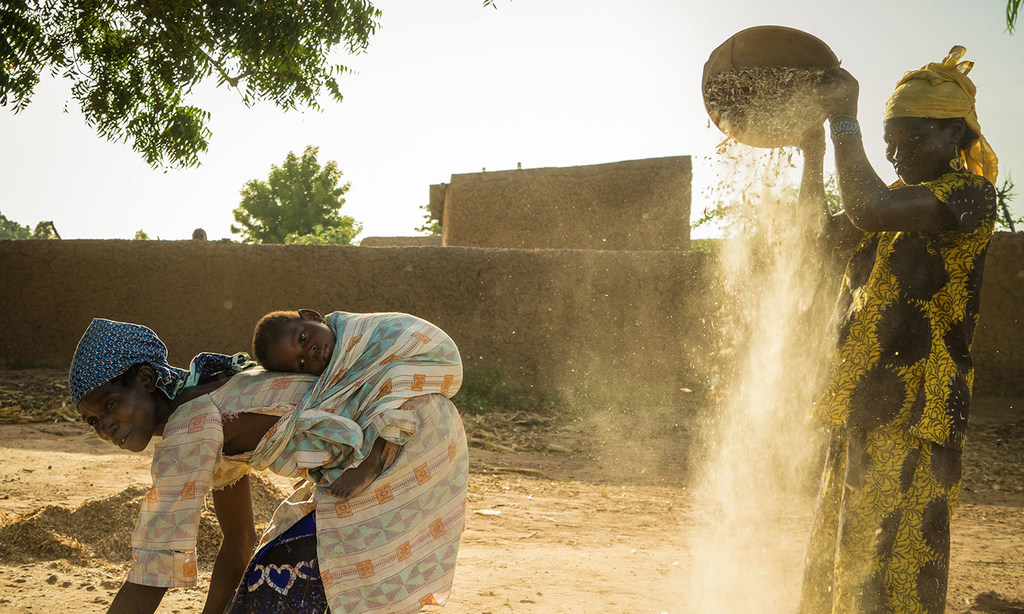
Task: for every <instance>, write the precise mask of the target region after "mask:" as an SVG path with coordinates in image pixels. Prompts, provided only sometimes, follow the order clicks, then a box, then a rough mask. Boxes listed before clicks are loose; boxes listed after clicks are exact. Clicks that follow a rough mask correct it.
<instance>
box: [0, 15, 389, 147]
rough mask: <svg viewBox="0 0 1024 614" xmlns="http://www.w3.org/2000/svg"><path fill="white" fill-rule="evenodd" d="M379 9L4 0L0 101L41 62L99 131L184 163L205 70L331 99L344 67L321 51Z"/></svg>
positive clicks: (23, 84)
mask: <svg viewBox="0 0 1024 614" xmlns="http://www.w3.org/2000/svg"><path fill="white" fill-rule="evenodd" d="M380 16H381V13H380V11H379V10H377V9H376V8H374V7H373V5H372V4H371V3H370V2H367V1H366V0H336V1H335V0H331V1H324V0H274V1H272V2H249V1H245V0H227V1H226V2H207V1H204V0H147V1H145V2H118V1H115V0H89V1H84V2H83V1H73V0H4V1H3V2H0V105H4V106H7V105H11V106H12V108H13V110H14V111H15V112H18V111H20V110H22V109H24V108H25V106H26V105H28V104H29V102H30V101H31V99H32V95H33V93H34V90H35V86H36V84H37V83H38V81H39V75H40V73H42V72H43V71H44V70H49V71H50V72H51V73H53V74H59V75H61V76H62V77H64V78H66V79H68V80H70V81H71V82H72V88H71V92H72V96H73V97H74V98H75V100H77V101H78V103H79V104H80V105H81V109H82V113H83V114H84V115H85V120H86V122H87V123H88V124H89V125H90V126H91V127H93V128H95V129H96V131H97V132H98V133H99V134H100V135H101V136H103V137H105V138H107V139H110V140H123V141H126V142H130V143H131V144H132V147H133V148H134V149H135V150H136V151H138V152H139V153H141V154H142V156H143V157H144V158H145V159H146V161H147V162H148V163H149V164H151V165H153V166H195V165H198V164H199V154H200V153H201V152H204V151H206V149H207V143H208V141H209V139H210V136H211V133H210V130H209V128H208V127H207V123H208V121H209V118H210V115H209V113H207V112H206V111H204V110H202V109H200V108H198V107H196V106H194V105H192V104H190V103H189V102H190V99H191V98H192V91H193V89H194V88H195V87H196V86H197V85H199V84H200V83H201V82H203V81H205V80H206V79H207V78H209V77H211V76H212V77H215V78H216V83H217V85H218V86H221V85H225V84H227V85H228V86H230V87H231V88H234V89H236V90H237V91H238V92H239V93H240V95H241V100H242V102H243V103H244V104H246V105H252V104H254V103H255V102H257V101H269V102H273V103H274V104H276V105H277V106H279V107H280V108H282V109H285V110H291V109H296V108H312V109H315V110H319V109H320V104H319V101H320V100H321V99H322V97H323V96H325V95H326V96H329V97H330V98H331V99H334V100H338V101H340V100H341V98H342V95H341V90H340V87H339V85H338V79H339V78H340V77H341V76H342V75H343V74H344V73H345V72H347V70H348V69H347V68H346V67H345V66H342V65H341V64H331V63H330V62H329V61H328V58H329V56H330V55H331V53H332V52H333V51H334V50H335V49H336V48H337V47H338V46H339V45H343V46H344V48H345V49H346V50H347V51H349V52H351V53H358V52H360V51H362V50H364V49H365V48H366V46H367V45H368V44H369V40H370V37H371V35H372V34H373V33H374V32H375V31H376V29H377V26H378V20H379V19H380Z"/></svg>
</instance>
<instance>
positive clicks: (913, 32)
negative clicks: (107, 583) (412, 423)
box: [0, 0, 1024, 239]
mask: <svg viewBox="0 0 1024 614" xmlns="http://www.w3.org/2000/svg"><path fill="white" fill-rule="evenodd" d="M496 1H497V4H498V10H493V9H490V8H483V7H482V6H481V2H480V0H416V1H415V2H410V1H408V0H404V1H402V0H378V1H377V2H375V4H376V5H377V6H378V7H379V8H380V9H382V10H383V12H384V16H383V19H382V21H381V27H380V29H379V30H378V33H377V35H376V36H375V37H374V38H373V40H372V42H371V45H370V47H369V50H368V51H367V52H366V53H364V54H361V55H359V56H355V57H349V58H346V57H339V59H340V61H342V62H343V63H347V65H349V66H350V67H351V68H354V69H355V70H356V71H357V73H356V74H354V75H349V76H347V77H346V78H345V80H343V81H342V91H343V93H344V94H345V100H344V101H343V102H342V103H338V104H335V103H329V104H325V105H324V106H325V110H324V112H322V113H316V112H304V113H295V112H293V113H285V112H283V111H280V110H278V109H277V108H276V107H274V106H273V105H270V104H261V105H258V106H256V107H254V108H251V109H247V108H245V106H244V105H243V104H242V103H241V101H240V96H239V95H238V94H237V93H235V92H233V91H231V90H228V89H220V90H215V89H214V88H213V87H212V84H211V86H210V87H208V88H205V89H203V90H202V91H201V92H199V95H198V96H197V100H196V102H195V103H196V104H198V106H200V107H203V108H205V109H207V110H209V111H210V112H211V113H212V120H211V128H212V131H213V138H212V142H211V144H210V150H209V152H207V154H206V155H205V156H203V158H202V165H201V166H200V167H199V168H196V169H184V170H168V171H166V172H165V171H163V170H154V169H152V168H150V167H149V166H147V165H146V163H145V162H144V161H143V160H142V158H141V156H140V155H139V154H136V153H135V152H133V151H132V150H131V149H130V147H128V146H127V145H125V144H122V143H111V142H108V141H105V140H103V139H102V138H100V137H99V136H97V135H96V133H95V132H94V131H93V130H92V129H91V128H89V127H87V126H86V125H85V123H84V121H83V120H82V117H81V115H80V113H79V112H78V110H77V106H76V103H75V102H74V101H73V100H72V99H71V98H70V94H69V89H70V88H69V86H68V85H67V84H66V83H63V82H60V81H58V80H53V79H49V78H46V79H44V80H43V82H42V83H41V84H40V85H39V87H38V88H37V91H36V96H35V99H34V101H33V103H32V104H31V105H30V106H29V107H28V109H26V110H25V111H23V112H22V113H20V114H18V115H13V114H12V113H10V112H9V111H7V110H0V142H2V143H3V146H2V147H0V182H2V184H3V188H2V191H0V213H3V214H4V215H6V216H7V217H8V218H9V219H12V220H15V221H17V222H20V223H22V224H29V225H32V226H35V224H36V223H37V222H39V221H40V220H53V221H54V223H55V225H56V227H57V230H58V231H59V232H60V234H61V236H62V237H64V238H66V239H77V238H131V237H132V236H133V235H134V234H135V232H136V231H137V230H140V229H141V230H144V231H145V232H146V233H148V234H149V236H150V237H152V238H157V237H159V238H161V239H187V238H189V237H191V234H192V229H193V228H196V227H203V228H205V229H206V231H207V233H208V235H209V238H210V239H218V238H237V237H238V235H232V234H231V232H230V230H229V226H230V224H231V222H232V221H233V218H232V213H231V212H232V210H233V209H234V208H235V207H237V206H238V203H239V200H240V197H239V190H240V189H241V188H242V186H243V185H244V184H245V182H246V181H248V180H250V179H266V177H267V174H268V172H269V170H270V166H271V165H272V164H280V163H281V161H282V160H283V159H284V157H285V155H286V154H287V153H288V152H289V151H294V152H296V153H301V151H302V150H303V149H304V148H305V147H306V146H307V145H317V146H319V147H320V156H319V159H320V161H321V163H325V162H326V161H328V160H336V161H337V162H338V164H339V166H340V168H341V169H342V171H343V172H344V175H345V179H346V180H348V181H351V182H352V188H351V190H350V191H349V192H348V194H347V195H346V201H347V202H346V204H345V206H344V207H343V209H342V212H343V213H345V214H347V215H351V216H353V217H355V218H356V219H357V220H359V221H361V222H362V223H363V224H364V227H365V229H364V232H363V234H362V235H361V237H360V238H362V237H366V236H380V235H408V234H415V232H414V228H416V227H417V226H419V225H420V224H422V222H423V211H422V209H421V208H420V207H421V206H422V205H424V204H426V203H427V201H428V186H429V185H430V184H433V183H440V182H446V181H448V179H449V177H450V176H451V175H452V174H453V173H467V172H477V171H480V170H481V168H486V169H487V170H505V169H512V168H516V164H517V163H522V165H523V168H536V167H545V166H574V165H580V164H597V163H603V162H614V161H618V160H631V159H638V158H653V157H661V156H675V155H692V156H693V157H694V160H695V162H696V163H697V164H698V165H701V164H702V162H701V161H702V160H704V159H706V158H707V157H709V156H711V155H712V154H713V151H714V147H715V145H716V144H717V143H718V142H719V141H720V140H721V139H722V135H721V134H720V133H719V132H718V131H717V129H715V128H713V127H709V126H708V118H707V115H706V113H705V111H704V107H703V103H702V100H701V93H700V79H701V71H702V68H703V65H704V62H705V61H706V60H707V57H708V55H709V54H710V52H711V51H712V50H713V49H714V48H715V47H717V46H718V45H719V44H720V43H721V42H722V41H724V40H725V39H727V38H728V37H729V36H731V35H732V34H734V33H736V32H737V31H739V30H741V29H744V28H747V27H750V26H754V25H762V24H779V25H787V26H791V27H795V28H799V29H802V30H806V31H808V32H810V33H812V34H814V35H816V36H818V37H819V38H821V39H822V40H824V41H825V42H826V43H828V44H829V45H830V46H831V47H832V49H833V50H834V51H835V53H836V55H837V56H839V58H840V59H841V60H842V62H843V66H844V67H845V68H847V69H848V70H850V72H852V73H853V74H854V76H856V77H857V78H858V79H859V80H860V84H861V101H860V116H861V123H862V126H863V131H864V136H865V142H866V143H867V144H868V155H869V157H870V158H871V160H872V162H873V163H874V165H875V168H876V170H878V171H879V172H880V174H881V175H882V177H883V179H886V180H889V179H893V178H895V175H894V173H893V172H892V170H891V168H890V167H889V166H888V164H887V163H886V162H885V160H884V156H883V154H882V136H881V114H882V109H883V107H884V103H885V99H886V98H887V97H888V95H889V93H890V92H891V90H892V88H893V86H894V85H895V83H896V80H897V79H898V78H899V77H900V76H901V75H902V74H903V72H904V71H906V70H910V69H915V68H919V67H920V66H922V65H923V64H925V63H927V62H930V61H939V60H941V59H942V57H943V56H944V55H945V54H946V52H947V51H948V50H949V48H950V47H951V46H952V45H953V44H961V45H964V46H965V47H967V56H966V59H969V60H974V61H975V62H976V66H975V68H974V71H973V72H972V73H971V77H972V78H973V79H974V81H975V83H976V84H977V85H978V112H979V116H980V120H981V125H982V128H983V131H984V132H985V134H986V136H987V137H988V139H989V141H990V142H991V143H992V146H993V147H994V148H995V150H996V152H997V154H998V155H999V157H1000V161H1001V165H1000V166H1001V171H1002V172H1001V177H1005V176H1007V175H1010V176H1011V177H1013V178H1018V177H1019V178H1020V179H1018V183H1019V185H1020V188H1019V190H1018V191H1019V192H1021V193H1022V196H1021V198H1020V199H1019V200H1018V202H1017V203H1016V210H1017V213H1018V215H1019V214H1020V213H1021V212H1024V121H1021V109H1022V108H1024V104H1022V96H1024V70H1022V61H1024V23H1020V24H1018V25H1019V26H1020V29H1021V32H1020V33H1019V34H1017V35H1014V36H1011V35H1009V34H1008V33H1006V31H1005V18H1004V11H1005V5H1006V2H1005V0H979V1H978V2H976V3H973V5H972V7H975V8H971V9H968V8H967V5H966V4H965V3H962V2H955V1H953V0H905V1H898V0H897V1H894V0H884V1H883V0H862V1H860V2H829V1H824V2H823V1H821V0H817V1H812V0H733V1H732V2H708V3H697V2H681V1H679V0H630V1H629V2H624V1H622V0H496ZM65 108H66V111H65ZM830 158H831V155H830ZM1000 182H1001V181H1000ZM700 192H701V190H700V185H696V186H695V189H694V203H693V209H694V211H695V212H697V213H699V211H700V209H701V208H702V207H703V206H704V205H703V203H702V202H701V194H700Z"/></svg>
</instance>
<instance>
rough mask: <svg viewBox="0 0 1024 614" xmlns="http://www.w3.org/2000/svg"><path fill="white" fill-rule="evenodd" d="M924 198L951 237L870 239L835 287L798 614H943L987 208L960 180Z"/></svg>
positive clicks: (968, 177)
mask: <svg viewBox="0 0 1024 614" xmlns="http://www.w3.org/2000/svg"><path fill="white" fill-rule="evenodd" d="M921 185H923V186H924V187H926V188H928V189H929V190H931V191H932V193H934V194H935V196H936V198H938V200H939V201H940V202H941V203H943V204H944V205H946V206H947V207H948V208H949V210H950V212H951V213H952V214H953V215H954V216H955V217H956V219H957V221H958V225H959V227H958V228H957V229H956V230H952V231H941V232H877V233H869V234H867V235H865V236H864V238H863V239H862V241H861V242H860V244H859V245H858V246H857V248H856V250H855V252H854V254H853V255H852V256H851V258H850V261H849V264H848V265H847V269H846V274H845V276H844V278H843V285H842V289H841V291H840V297H839V301H838V304H837V315H838V318H839V324H840V326H839V339H838V344H837V357H836V360H835V363H834V366H833V369H832V374H831V378H830V380H829V384H828V386H827V388H826V391H825V394H824V395H823V397H822V398H821V400H820V401H819V403H818V404H817V405H816V408H815V411H816V413H817V415H818V417H819V418H821V420H822V421H823V422H824V423H826V424H827V425H829V427H830V429H831V441H830V445H829V450H828V455H827V459H826V464H825V472H824V475H823V477H822V490H821V496H820V498H819V501H818V506H817V509H816V511H815V520H814V527H813V530H812V535H811V541H810V545H809V548H808V555H807V567H806V571H805V576H804V587H803V595H802V600H801V608H800V611H801V612H804V613H818V612H858V613H861V612H907V613H912V612H928V613H931V612H937V613H941V612H943V611H944V609H945V599H946V583H947V578H948V571H949V519H950V515H951V513H952V510H953V508H954V507H955V505H956V500H957V496H958V495H959V492H960V474H961V462H960V461H961V453H962V450H963V445H964V435H965V433H966V429H967V419H968V413H969V410H970V399H971V383H972V380H973V376H974V370H973V366H972V363H971V356H970V349H971V343H972V341H973V337H974V329H975V326H976V325H977V322H978V307H979V303H980V290H981V280H982V273H983V269H984V262H985V252H986V250H987V248H988V243H989V239H990V237H991V235H992V231H993V227H994V224H995V216H996V195H995V188H993V186H992V184H991V183H989V182H988V181H987V180H986V179H985V178H983V177H981V176H978V175H972V174H969V173H962V172H951V173H948V174H946V175H943V176H942V177H940V178H939V179H937V180H935V181H931V182H926V183H924V184H921ZM895 187H899V186H895Z"/></svg>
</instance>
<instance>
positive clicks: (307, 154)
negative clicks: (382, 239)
mask: <svg viewBox="0 0 1024 614" xmlns="http://www.w3.org/2000/svg"><path fill="white" fill-rule="evenodd" d="M318 152H319V148H318V147H313V146H312V145H310V146H309V147H306V151H304V152H303V154H302V157H301V158H299V157H298V156H296V155H295V153H294V152H289V153H288V156H287V157H285V159H284V163H283V164H282V165H281V166H272V167H270V176H269V177H268V178H267V180H266V181H259V180H257V179H253V180H252V181H250V182H248V183H246V184H245V187H244V188H242V192H241V194H242V203H241V204H240V205H239V206H238V208H236V209H235V211H234V214H235V221H236V222H238V226H234V225H232V226H231V232H233V233H236V234H238V233H241V235H242V240H243V241H244V242H246V243H288V242H291V243H334V242H336V241H341V240H343V239H344V238H345V237H346V236H347V237H348V240H347V241H346V242H345V243H343V244H346V245H347V244H348V243H351V241H352V238H354V237H355V236H356V235H357V234H359V232H360V231H361V230H362V225H361V224H359V223H358V222H356V221H355V220H354V219H352V218H351V217H349V216H343V215H341V214H340V213H339V210H340V209H341V206H342V205H344V204H345V199H344V198H342V196H343V195H344V194H345V192H347V191H348V189H349V187H350V185H351V184H349V183H347V182H346V183H344V184H340V182H341V176H342V173H341V170H339V169H338V163H337V162H334V161H333V160H332V161H330V162H328V163H327V164H325V165H324V166H323V167H321V166H320V163H319V162H317V159H316V156H317V153H318ZM339 184H340V185H339ZM307 236H311V237H319V238H322V239H324V240H320V239H319V238H318V239H313V238H310V239H309V240H308V241H307V240H299V238H300V237H307ZM289 238H291V239H292V240H291V241H289ZM327 239H330V240H327Z"/></svg>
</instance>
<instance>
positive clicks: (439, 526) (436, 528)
mask: <svg viewBox="0 0 1024 614" xmlns="http://www.w3.org/2000/svg"><path fill="white" fill-rule="evenodd" d="M430 535H431V536H432V537H433V538H434V539H440V538H441V536H443V535H444V522H442V521H441V519H440V518H438V519H437V520H435V521H434V522H431V523H430Z"/></svg>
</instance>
